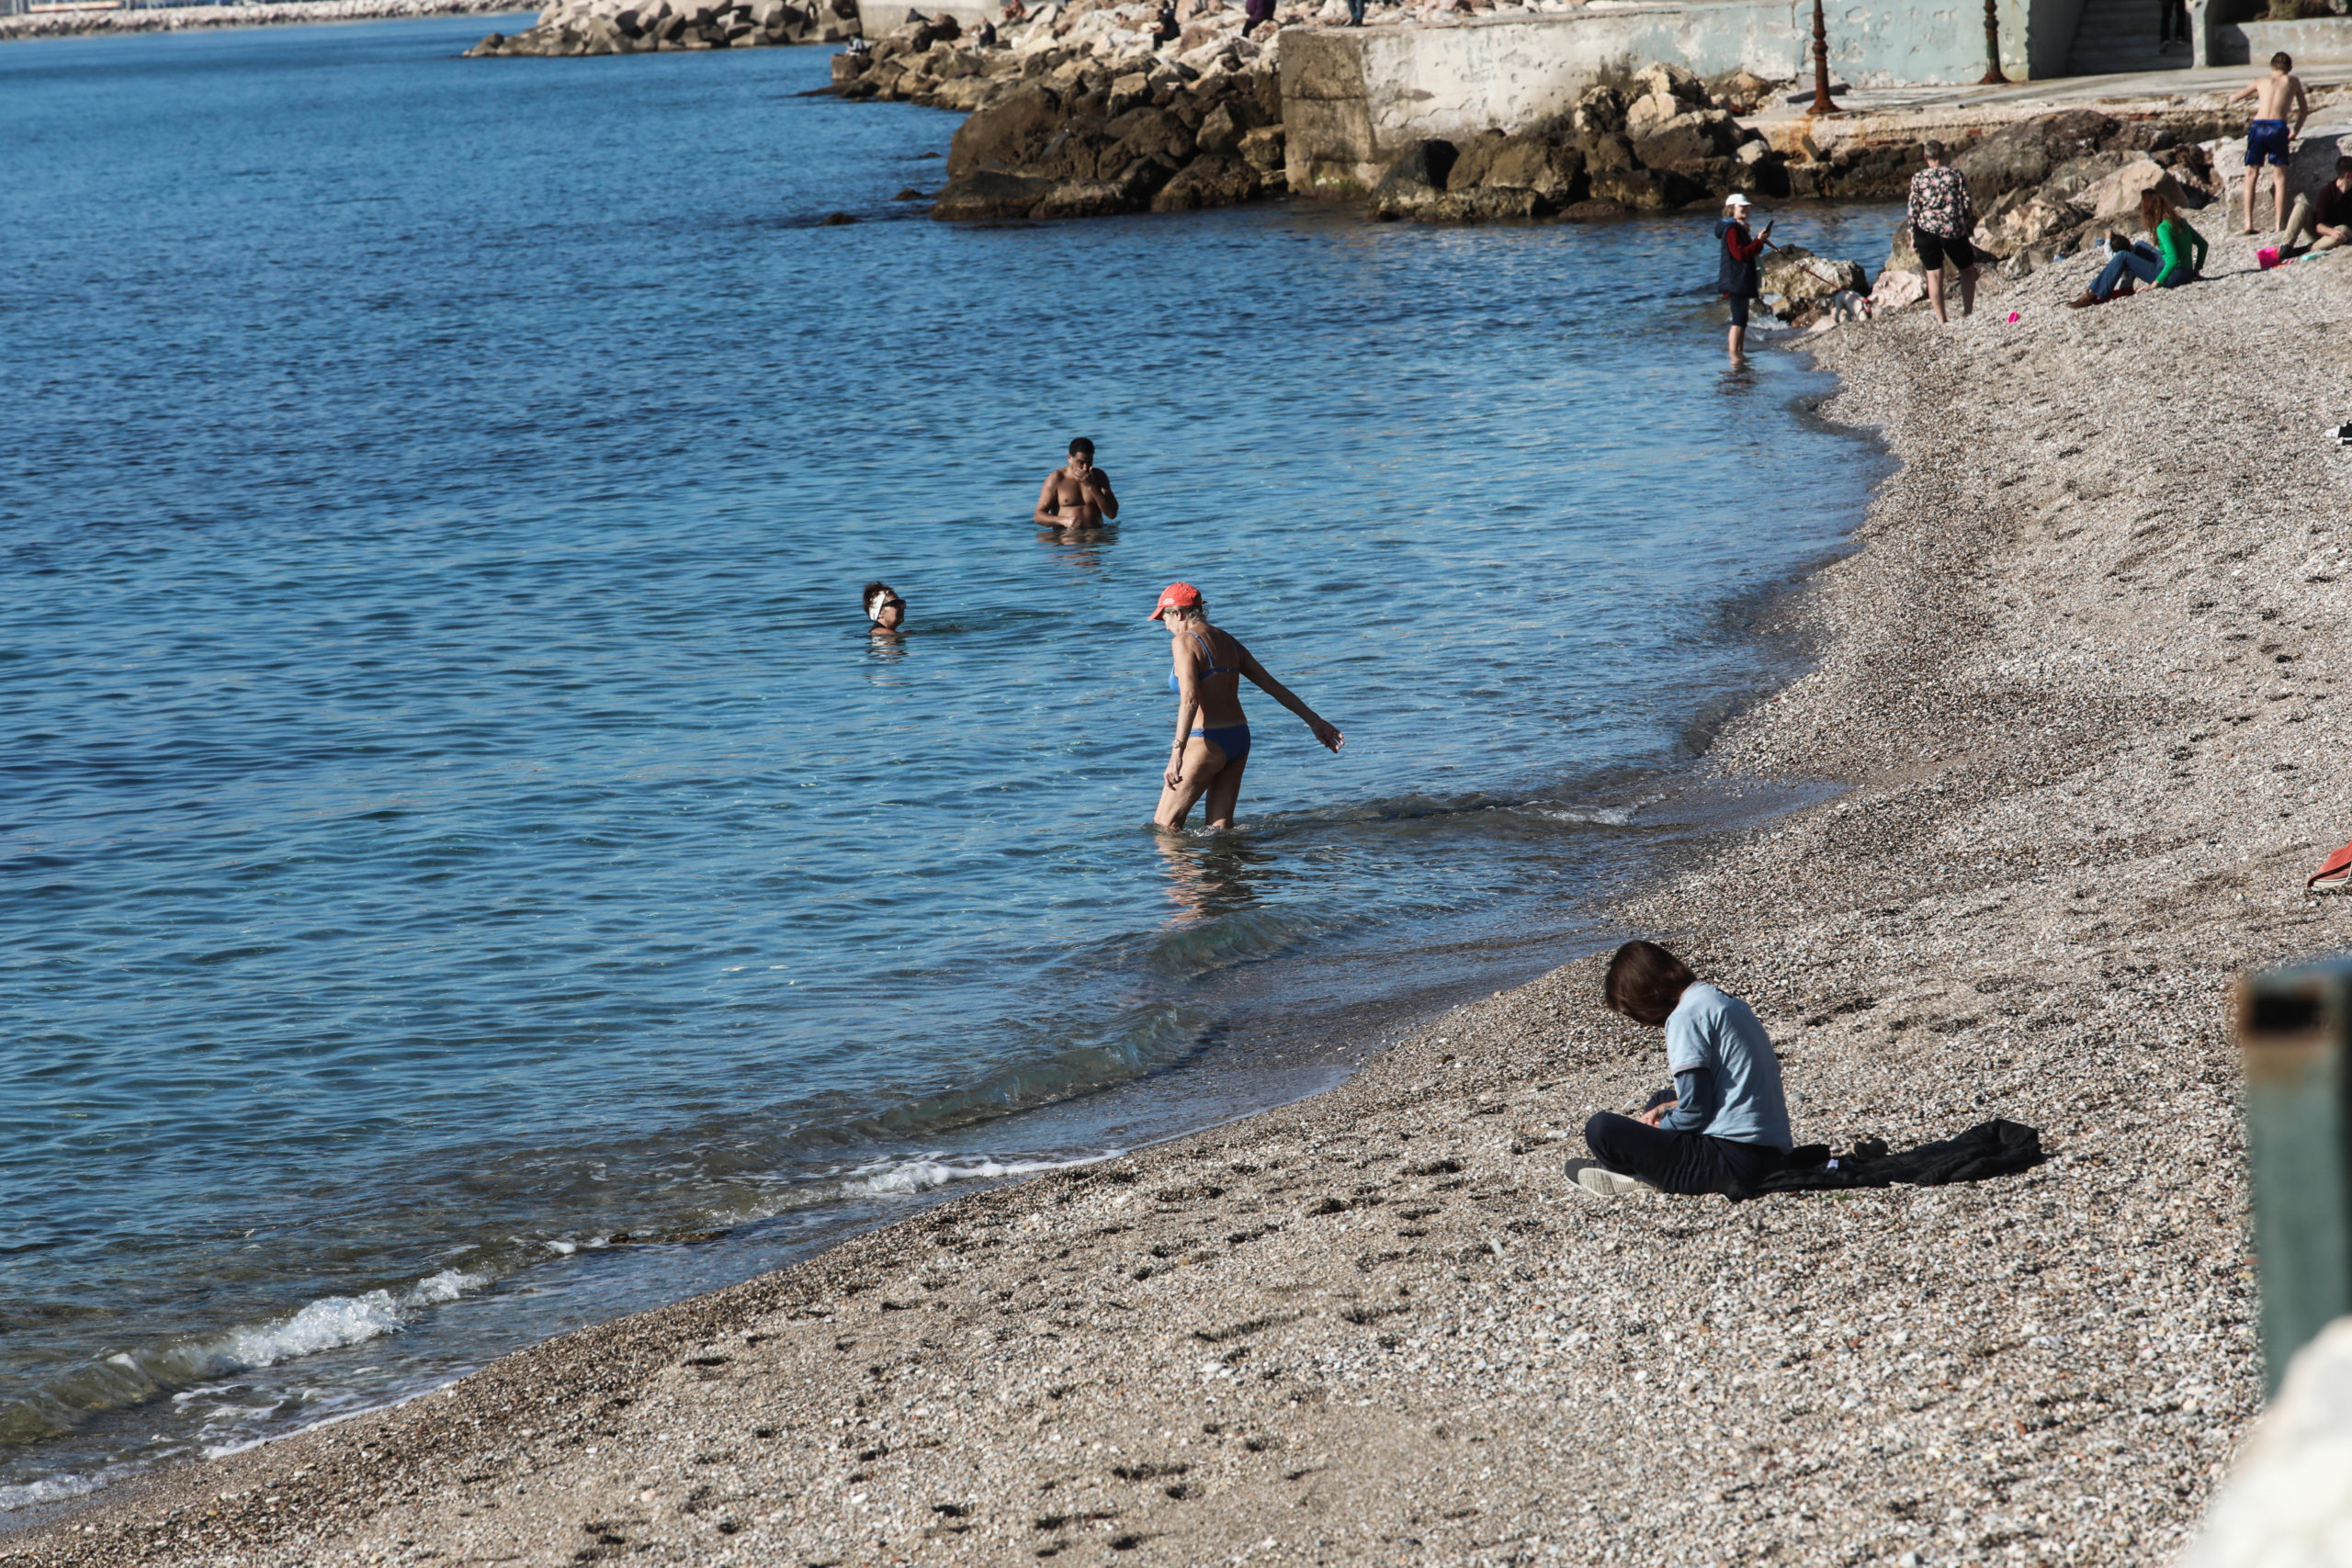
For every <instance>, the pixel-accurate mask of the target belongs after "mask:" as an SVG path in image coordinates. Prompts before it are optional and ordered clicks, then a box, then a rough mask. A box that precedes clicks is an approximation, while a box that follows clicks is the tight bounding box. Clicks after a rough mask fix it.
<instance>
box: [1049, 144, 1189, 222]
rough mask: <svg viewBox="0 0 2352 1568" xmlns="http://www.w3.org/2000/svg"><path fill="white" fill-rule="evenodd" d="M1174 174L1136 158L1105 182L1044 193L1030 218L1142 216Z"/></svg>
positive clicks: (1069, 184)
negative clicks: (1141, 213) (1139, 213)
mask: <svg viewBox="0 0 2352 1568" xmlns="http://www.w3.org/2000/svg"><path fill="white" fill-rule="evenodd" d="M1175 173H1176V171H1175V170H1174V169H1171V168H1170V167H1169V166H1168V165H1167V164H1162V163H1160V162H1159V161H1158V160H1156V159H1151V158H1138V159H1136V161H1135V162H1134V163H1132V164H1128V165H1127V166H1126V167H1125V169H1122V170H1120V171H1119V172H1118V173H1117V174H1116V175H1111V176H1110V177H1108V178H1097V179H1091V180H1065V181H1063V182H1061V183H1060V184H1058V185H1057V186H1054V188H1053V189H1052V190H1050V191H1047V192H1046V198H1045V199H1044V200H1043V201H1040V202H1039V203H1038V204H1037V205H1036V207H1035V209H1032V211H1031V213H1030V216H1031V217H1033V218H1110V217H1114V216H1116V215H1117V214H1119V213H1122V212H1143V211H1147V210H1148V209H1150V207H1151V202H1152V197H1155V196H1157V195H1159V191H1160V189H1161V187H1162V186H1166V185H1167V184H1168V182H1169V180H1170V178H1171V177H1172V176H1173V175H1175Z"/></svg>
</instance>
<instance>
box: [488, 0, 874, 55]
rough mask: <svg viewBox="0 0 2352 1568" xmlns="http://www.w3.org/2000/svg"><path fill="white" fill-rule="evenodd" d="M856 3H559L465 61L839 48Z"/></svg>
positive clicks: (853, 25) (849, 31) (852, 29)
mask: <svg viewBox="0 0 2352 1568" xmlns="http://www.w3.org/2000/svg"><path fill="white" fill-rule="evenodd" d="M857 26H858V23H857V0H558V3H557V4H556V5H553V6H548V8H547V9H546V10H544V11H542V12H540V13H539V15H538V19H537V22H536V23H534V24H533V26H532V27H531V28H528V29H527V30H526V31H524V32H519V33H515V34H514V35H513V36H512V37H509V36H507V35H506V34H503V33H492V34H491V35H490V36H489V37H488V38H486V39H482V40H481V42H480V43H478V44H476V45H474V46H473V48H471V49H469V50H468V51H466V55H467V58H469V59H480V58H482V57H484V56H497V55H513V54H528V55H556V54H652V53H656V52H659V51H669V50H695V49H762V48H767V47H771V46H774V45H777V44H788V43H838V42H840V41H841V40H842V39H848V38H854V37H855V36H856V34H857Z"/></svg>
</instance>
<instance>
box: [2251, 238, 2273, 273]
mask: <svg viewBox="0 0 2352 1568" xmlns="http://www.w3.org/2000/svg"><path fill="white" fill-rule="evenodd" d="M2254 259H2255V260H2256V262H2257V263H2258V264H2260V265H2261V267H2262V270H2263V271H2265V272H2268V271H2269V270H2270V269H2271V268H2272V267H2274V266H2277V265H2278V246H2276V245H2265V246H2263V247H2262V249H2260V250H2258V251H2256V252H2255V253H2254Z"/></svg>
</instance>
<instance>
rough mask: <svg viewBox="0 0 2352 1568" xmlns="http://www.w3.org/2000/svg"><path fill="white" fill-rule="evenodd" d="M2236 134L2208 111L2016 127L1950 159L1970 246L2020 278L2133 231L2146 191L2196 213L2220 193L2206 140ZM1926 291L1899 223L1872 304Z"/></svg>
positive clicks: (2095, 115) (2064, 114) (2067, 113)
mask: <svg viewBox="0 0 2352 1568" xmlns="http://www.w3.org/2000/svg"><path fill="white" fill-rule="evenodd" d="M2243 129H2244V121H2243V117H2239V118H2237V119H2236V121H2235V123H2234V124H2233V123H2232V122H2231V121H2230V120H2229V119H2228V118H2226V117H2224V116H2223V115H2222V114H2220V113H2218V112H2215V111H2211V110H2184V111H2179V112H2175V113H2168V114H2162V115H2153V116H2146V117H2141V118H2128V119H2120V118H2114V117H2112V116H2109V115H2105V114H2101V113H2099V112H2098V110H2096V109H2067V110H2064V111H2061V112H2059V113H2056V114H2049V115H2043V116H2041V117H2039V118H2034V119H2028V120H2020V121H2018V123H2017V124H2015V125H2011V126H2008V127H2007V128H2006V129H2004V130H2000V131H1997V132H1996V133H1995V134H1993V135H1991V136H1986V137H1984V138H1982V139H1980V140H1976V141H1973V142H1972V143H1971V144H1969V145H1968V146H1967V147H1966V148H1965V149H1964V150H1962V151H1961V152H1957V153H1956V154H1955V155H1954V156H1953V158H1952V166H1953V167H1955V168H1957V169H1959V170H1960V172H1961V173H1962V174H1963V175H1967V176H1968V186H1969V191H1970V194H1971V195H1972V196H1973V197H1974V198H1975V202H1976V212H1977V224H1976V231H1975V233H1974V234H1973V236H1972V237H1971V238H1972V241H1973V243H1974V244H1975V246H1976V248H1977V249H1978V250H1979V251H1982V252H1983V253H1985V256H1986V257H1987V258H1988V259H1989V260H1992V261H1995V262H1996V263H1998V265H2000V268H2001V270H2002V272H2003V273H2005V274H2006V275H2007V276H2011V277H2022V276H2027V275H2028V274H2030V273H2032V272H2035V271H2038V270H2039V269H2041V267H2044V266H2047V265H2049V264H2050V263H2051V262H2052V260H2053V259H2055V258H2056V257H2059V256H2064V255H2071V254H2074V253H2075V252H2076V251H2078V250H2081V249H2083V248H2084V247H2085V246H2086V245H2089V244H2094V243H2097V242H2098V239H2099V238H2100V237H2101V236H2102V235H2104V234H2105V233H2106V232H2107V231H2109V229H2120V230H2126V231H2131V232H2132V233H2135V234H2136V233H2137V232H2138V230H2139V213H2140V197H2141V196H2142V195H2143V193H2145V192H2147V191H2150V190H2154V191H2160V192H2162V193H2163V194H2164V195H2165V197H2169V198H2170V199H2171V201H2172V203H2173V205H2174V206H2176V207H2177V208H2179V209H2182V210H2184V211H2190V212H2193V211H2196V210H2198V209H2201V208H2203V207H2205V206H2207V205H2208V204H2209V203H2211V202H2213V201H2214V200H2216V199H2218V198H2219V197H2221V196H2222V195H2223V194H2224V193H2222V192H2221V191H2220V190H2219V188H2218V186H2217V185H2216V183H2215V181H2214V177H2213V163H2212V153H2211V149H2210V148H2209V147H2208V146H2206V145H2204V143H2207V142H2210V141H2212V140H2213V139H2214V138H2217V137H2219V136H2222V135H2223V134H2225V133H2228V132H2230V131H2232V130H2243ZM1925 293H1926V287H1925V285H1924V284H1923V283H1921V281H1920V278H1919V253H1918V251H1917V249H1916V248H1915V247H1914V245H1913V243H1912V238H1911V226H1910V224H1909V223H1907V222H1905V223H1903V224H1901V225H1898V226H1897V228H1896V229H1895V231H1894V243H1893V245H1892V246H1891V247H1890V249H1889V252H1888V254H1887V258H1886V266H1885V268H1884V269H1883V271H1882V272H1881V274H1880V276H1879V286H1878V292H1877V299H1878V302H1879V304H1880V305H1881V306H1882V307H1884V306H1890V305H1894V306H1899V305H1905V304H1909V303H1910V302H1912V301H1913V300H1916V299H1921V298H1923V297H1924V296H1925Z"/></svg>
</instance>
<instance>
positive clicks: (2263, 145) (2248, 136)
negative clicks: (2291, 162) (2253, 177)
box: [2245, 119, 2287, 169]
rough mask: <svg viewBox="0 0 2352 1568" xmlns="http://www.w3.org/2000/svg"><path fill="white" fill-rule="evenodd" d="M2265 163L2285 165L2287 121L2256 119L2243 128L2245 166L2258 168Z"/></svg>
mask: <svg viewBox="0 0 2352 1568" xmlns="http://www.w3.org/2000/svg"><path fill="white" fill-rule="evenodd" d="M2263 164H2277V165H2278V167H2280V168H2282V169H2283V168H2285V167H2286V166H2287V122H2286V121H2285V120H2283V119H2257V120H2256V121H2254V122H2253V123H2251V124H2249V125H2248V126H2247V127H2246V128H2245V166H2246V167H2247V168H2249V169H2258V168H2260V167H2262V165H2263Z"/></svg>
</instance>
